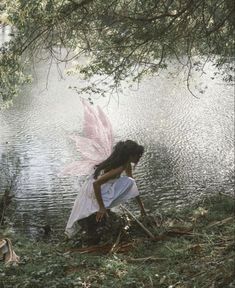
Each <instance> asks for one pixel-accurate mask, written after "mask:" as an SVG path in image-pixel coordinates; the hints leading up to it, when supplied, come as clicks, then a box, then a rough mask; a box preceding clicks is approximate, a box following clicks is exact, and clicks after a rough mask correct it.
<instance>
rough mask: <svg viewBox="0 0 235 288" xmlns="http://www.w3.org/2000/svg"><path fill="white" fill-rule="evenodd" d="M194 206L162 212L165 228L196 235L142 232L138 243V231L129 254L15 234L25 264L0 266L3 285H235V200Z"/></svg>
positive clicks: (209, 200) (96, 287) (54, 237)
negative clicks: (155, 237) (158, 236)
mask: <svg viewBox="0 0 235 288" xmlns="http://www.w3.org/2000/svg"><path fill="white" fill-rule="evenodd" d="M198 207H203V209H204V211H208V212H207V214H203V215H201V217H198V218H197V219H196V221H195V219H194V220H193V217H192V216H193V215H194V214H195V213H194V211H195V209H196V210H198ZM189 208H190V209H187V210H185V211H178V212H177V213H175V212H174V213H172V214H171V213H170V211H168V212H167V214H162V217H163V219H164V221H163V222H162V226H161V227H160V228H161V229H162V230H163V229H164V228H166V227H167V226H169V225H171V224H170V223H172V222H174V225H176V223H178V225H179V223H181V226H185V225H186V223H190V224H191V226H192V227H193V228H192V234H191V235H190V234H185V235H181V237H168V238H165V239H162V240H160V241H156V242H155V241H150V240H149V239H147V238H143V236H144V235H143V234H142V237H141V238H139V241H136V240H137V239H136V235H139V233H140V231H138V228H137V229H136V231H132V237H133V240H135V242H134V243H135V245H134V249H133V250H132V251H130V252H128V253H126V254H117V253H109V254H105V255H97V254H84V253H78V251H76V247H73V246H74V244H73V243H72V242H65V241H64V240H63V239H62V237H61V235H58V234H56V233H55V232H54V234H53V235H52V236H51V238H50V239H47V238H45V239H43V238H41V239H31V240H30V239H28V238H26V237H25V236H24V235H21V236H20V235H18V236H17V235H11V238H12V239H13V240H14V241H13V244H14V248H15V251H16V253H17V254H18V255H20V256H21V263H20V264H19V266H10V267H4V265H3V264H2V263H0V276H1V277H0V287H4V288H13V287H14V288H15V287H20V288H31V287H36V288H37V287H38V288H39V287H40V288H42V287H52V288H56V287H57V288H58V287H61V288H62V287H63V288H70V287H71V288H73V287H81V288H82V287H83V288H85V287H94V288H99V287H103V288H106V287H107V288H110V287H117V288H119V287H120V288H125V287H126V288H127V287H132V288H137V287H138V288H139V287H146V288H147V287H148V288H149V287H159V288H164V287H168V288H169V287H174V288H189V287H195V288H202V287H215V288H219V287H221V288H222V287H233V285H234V284H235V282H234V269H233V268H234V256H235V255H234V228H235V226H234V222H233V221H232V220H231V219H232V218H233V213H234V199H233V197H231V196H228V195H225V196H223V195H217V196H215V197H208V198H206V199H203V200H202V201H201V202H200V203H197V204H194V205H193V206H190V207H189ZM199 210H200V209H199ZM136 233H137V234H136ZM0 234H1V233H0ZM5 236H7V235H6V234H5ZM8 236H9V235H8ZM138 237H140V235H139V236H138ZM45 285H46V286H45Z"/></svg>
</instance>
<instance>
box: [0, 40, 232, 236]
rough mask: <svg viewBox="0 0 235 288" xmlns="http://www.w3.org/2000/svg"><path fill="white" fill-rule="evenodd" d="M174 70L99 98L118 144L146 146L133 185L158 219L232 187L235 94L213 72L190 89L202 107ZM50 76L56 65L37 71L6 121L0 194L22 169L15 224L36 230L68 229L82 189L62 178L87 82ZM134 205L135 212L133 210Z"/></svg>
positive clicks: (2, 115)
mask: <svg viewBox="0 0 235 288" xmlns="http://www.w3.org/2000/svg"><path fill="white" fill-rule="evenodd" d="M1 37H2V36H1ZM2 38H3V37H2ZM2 38H1V40H2ZM170 67H171V68H170V69H171V70H172V72H174V73H173V74H172V75H171V74H169V73H166V72H162V73H161V75H160V76H155V77H149V78H146V79H145V80H143V81H142V83H141V84H140V86H139V87H138V89H137V87H135V88H132V89H131V88H125V89H124V92H123V93H121V94H119V97H117V96H113V98H111V100H110V101H108V99H107V98H102V97H100V98H99V97H97V96H96V97H95V101H94V103H95V104H99V105H100V106H101V107H102V108H103V110H104V111H105V113H106V114H107V115H108V117H109V118H110V121H111V123H112V125H113V131H114V136H115V141H118V140H123V139H127V138H128V139H134V140H136V141H138V142H139V143H140V144H143V145H144V146H145V154H144V156H143V158H142V159H141V161H140V163H139V164H138V166H137V167H136V169H135V172H134V176H135V178H136V181H137V184H138V187H139V190H140V193H141V195H142V196H143V200H144V202H145V206H146V207H147V208H148V209H150V210H152V211H154V210H156V209H159V208H167V207H172V206H180V205H182V204H185V203H189V201H190V202H191V201H193V200H196V199H197V198H199V197H200V196H201V195H202V194H203V195H205V194H206V193H215V192H217V191H223V192H224V193H231V191H232V187H233V180H234V179H233V167H234V166H233V165H234V158H233V155H234V154H233V153H234V147H233V139H234V126H233V120H234V111H233V108H234V96H233V87H232V86H229V85H227V84H226V83H224V82H223V81H222V80H221V79H220V78H219V77H217V78H216V79H214V80H212V79H211V77H212V76H213V72H214V71H215V70H214V68H213V66H212V65H211V64H208V65H207V66H206V67H205V71H206V72H207V73H206V74H203V75H202V76H200V74H199V73H196V72H195V73H194V74H193V76H192V80H191V87H192V89H193V90H194V91H195V93H196V95H197V96H198V97H199V98H195V97H194V96H192V94H190V93H189V91H188V90H187V87H186V83H185V75H184V73H183V72H182V71H181V72H178V73H176V71H177V69H178V68H177V67H176V66H175V65H173V64H172V65H171V66H170ZM61 69H62V70H63V67H61ZM47 71H48V64H46V63H39V64H37V65H36V68H35V75H34V81H33V83H32V85H31V86H28V87H26V88H25V89H24V90H23V92H22V93H21V95H20V96H19V97H18V98H17V99H15V101H14V106H13V107H11V108H10V109H8V110H5V111H1V112H0V155H2V159H1V168H2V169H1V178H0V180H1V183H0V188H1V190H2V191H3V190H4V188H5V187H6V186H7V181H6V180H7V177H6V176H5V173H4V172H3V171H6V170H7V169H10V170H12V169H13V170H14V169H15V167H16V166H17V167H18V168H17V177H16V181H15V184H14V185H13V193H14V195H15V197H14V200H13V207H14V211H13V216H14V217H13V221H14V222H15V226H17V227H18V228H19V229H21V228H22V229H28V230H29V231H34V229H35V228H34V227H35V225H38V224H39V225H40V224H42V225H43V224H45V223H48V224H50V225H52V226H54V227H57V228H62V227H64V226H65V223H66V221H67V219H68V216H69V212H70V209H71V208H72V204H73V201H74V199H75V197H76V194H77V191H78V189H79V187H80V185H81V184H82V182H83V181H84V179H83V178H81V177H71V176H69V177H63V178H61V177H58V173H59V172H60V171H61V170H62V169H63V167H64V165H65V164H66V163H70V162H72V161H73V160H74V159H79V157H80V155H79V153H78V152H77V151H76V149H75V145H74V143H73V142H72V140H70V138H69V135H70V134H72V133H73V132H74V131H77V132H78V133H81V130H82V121H83V111H82V105H81V101H80V97H79V96H78V95H77V94H76V93H75V92H74V91H73V90H71V89H68V87H69V86H74V85H77V86H78V85H79V83H81V82H80V80H78V79H77V78H76V77H67V76H64V79H61V77H60V76H59V74H58V71H57V67H56V65H52V67H51V71H50V75H49V78H48V77H47ZM195 87H196V88H197V89H195ZM200 92H202V93H200ZM17 161H19V162H17ZM17 163H18V164H17ZM13 174H14V173H13ZM129 205H130V206H129V207H130V209H133V210H136V211H137V206H136V205H135V204H134V202H132V203H131V204H129ZM136 213H137V212H136Z"/></svg>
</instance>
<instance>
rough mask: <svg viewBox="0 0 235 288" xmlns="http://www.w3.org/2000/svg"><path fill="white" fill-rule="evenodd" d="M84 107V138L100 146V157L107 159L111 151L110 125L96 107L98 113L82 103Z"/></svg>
mask: <svg viewBox="0 0 235 288" xmlns="http://www.w3.org/2000/svg"><path fill="white" fill-rule="evenodd" d="M83 105H84V129H83V133H84V136H85V137H87V138H91V139H93V140H95V141H96V142H97V143H98V144H99V145H100V148H101V149H100V151H99V153H100V155H103V158H107V157H108V156H109V155H110V153H111V151H112V142H113V139H112V128H111V124H110V122H109V120H108V118H107V117H106V115H105V114H104V113H103V111H102V110H101V109H100V108H99V107H98V113H97V111H96V110H95V108H94V107H92V106H91V105H89V104H88V103H86V102H85V101H83Z"/></svg>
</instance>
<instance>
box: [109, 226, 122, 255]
mask: <svg viewBox="0 0 235 288" xmlns="http://www.w3.org/2000/svg"><path fill="white" fill-rule="evenodd" d="M121 233H122V230H120V231H119V233H118V237H117V240H116V241H115V243H114V244H113V246H112V248H111V249H110V251H109V253H110V254H111V253H113V252H115V251H116V250H117V246H118V244H119V242H120V238H121Z"/></svg>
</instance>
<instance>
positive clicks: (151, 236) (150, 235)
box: [121, 205, 155, 240]
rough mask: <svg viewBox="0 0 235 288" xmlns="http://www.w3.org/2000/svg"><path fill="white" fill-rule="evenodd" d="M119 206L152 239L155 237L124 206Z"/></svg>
mask: <svg viewBox="0 0 235 288" xmlns="http://www.w3.org/2000/svg"><path fill="white" fill-rule="evenodd" d="M121 208H122V209H123V210H124V211H126V212H127V213H128V214H129V215H130V216H131V217H132V218H133V219H134V220H135V221H136V223H137V224H139V226H140V227H141V228H142V229H143V230H144V231H145V232H146V233H147V234H148V235H149V237H150V238H152V239H153V240H154V239H155V236H154V235H153V234H152V233H151V232H150V231H149V230H148V229H147V228H146V227H145V226H144V225H143V224H142V223H141V222H140V221H139V220H138V219H137V218H136V217H135V216H134V215H133V214H132V213H131V212H130V211H129V210H128V209H127V208H126V207H124V206H122V205H121Z"/></svg>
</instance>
